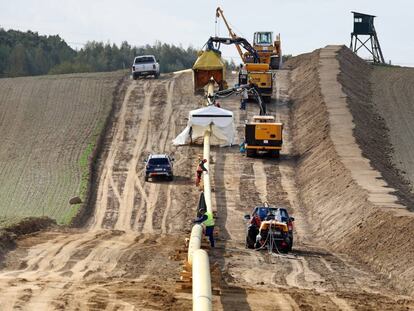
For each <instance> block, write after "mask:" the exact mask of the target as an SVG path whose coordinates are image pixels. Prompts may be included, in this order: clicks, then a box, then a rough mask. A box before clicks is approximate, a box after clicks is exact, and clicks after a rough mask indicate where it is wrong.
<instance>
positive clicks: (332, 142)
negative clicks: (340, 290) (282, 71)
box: [292, 47, 414, 294]
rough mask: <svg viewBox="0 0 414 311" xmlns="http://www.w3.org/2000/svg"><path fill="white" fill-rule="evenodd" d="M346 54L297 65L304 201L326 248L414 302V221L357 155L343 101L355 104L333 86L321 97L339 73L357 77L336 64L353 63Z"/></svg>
mask: <svg viewBox="0 0 414 311" xmlns="http://www.w3.org/2000/svg"><path fill="white" fill-rule="evenodd" d="M322 52H323V53H322ZM342 52H343V49H342V50H341V47H329V48H328V49H322V50H321V51H316V52H314V53H312V54H311V55H307V56H304V58H303V59H302V60H300V59H297V60H295V62H296V64H295V63H292V66H294V67H295V68H296V69H294V70H293V73H292V76H293V77H294V78H293V80H294V81H295V79H296V82H295V83H294V84H295V85H296V87H293V88H292V99H293V101H294V102H295V105H294V111H293V117H294V119H295V120H296V124H295V129H294V135H295V138H294V141H295V148H296V152H297V153H298V155H299V156H300V161H299V163H298V164H299V165H298V167H297V181H298V186H299V188H300V196H301V201H302V203H303V204H304V206H305V207H306V209H307V213H308V215H309V216H310V219H312V222H313V233H314V235H315V236H317V237H318V238H319V240H320V241H322V242H324V243H328V245H329V246H330V247H332V249H334V250H337V251H340V252H342V253H344V254H346V255H347V256H350V257H353V258H355V259H358V260H359V261H360V262H363V263H364V264H367V265H368V266H369V269H371V270H372V271H376V272H380V273H382V274H383V276H382V278H383V279H384V280H388V282H390V283H391V284H392V286H395V287H396V288H398V289H399V290H401V291H403V292H406V293H410V294H412V293H413V289H414V287H413V282H412V280H413V271H412V269H411V267H412V266H413V263H414V253H413V252H412V249H413V243H414V240H413V239H412V237H411V235H409V234H407V232H411V231H412V230H413V229H414V219H413V215H412V214H411V213H409V212H407V211H406V210H405V208H404V207H402V206H401V205H398V204H397V203H396V202H395V200H396V197H395V196H393V194H392V193H393V189H391V188H389V187H387V184H386V182H385V181H384V180H383V179H382V178H381V174H380V173H379V172H376V171H375V170H373V169H372V167H371V166H370V162H369V161H368V160H366V159H365V160H364V158H362V156H361V150H359V151H358V149H359V147H358V145H357V144H356V142H355V141H356V140H355V138H354V137H352V134H353V131H352V129H353V127H354V125H353V123H352V115H351V114H350V111H349V110H348V111H347V103H346V101H345V100H349V98H347V96H346V95H345V94H343V93H341V92H342V91H341V88H339V89H338V88H337V86H335V85H333V86H332V85H331V87H328V88H327V89H326V88H325V93H323V92H322V90H323V83H325V82H323V81H322V79H325V80H324V81H331V82H332V81H333V82H335V80H337V79H338V76H339V74H340V73H341V72H342V73H345V74H347V75H350V73H352V72H357V71H358V69H357V67H354V66H358V65H357V64H355V62H352V61H351V62H338V59H337V58H341V57H345V58H346V57H349V54H343V53H342ZM338 53H339V54H338ZM352 57H354V56H353V55H352ZM305 62H306V63H307V64H306V65H305ZM344 63H346V64H348V66H344V65H343V64H344ZM301 64H302V65H301ZM341 64H342V66H341ZM349 64H351V65H349ZM330 65H332V66H333V67H332V68H330V67H329V66H330ZM323 66H328V67H323ZM323 68H326V69H328V71H326V70H325V69H323ZM350 76H351V77H352V74H351V75H350ZM309 81H313V82H311V83H310V84H309ZM328 85H329V84H327V85H326V86H328ZM305 86H306V87H305ZM343 87H344V88H346V87H347V86H344V85H343ZM348 87H349V86H348ZM334 89H335V90H334ZM332 92H333V93H332ZM336 92H337V93H336ZM344 117H346V119H344ZM350 121H351V122H350ZM357 126H358V125H357ZM365 133H366V135H370V133H369V132H368V131H366V132H365ZM358 154H359V155H358ZM371 161H375V159H371ZM365 172H366V173H365Z"/></svg>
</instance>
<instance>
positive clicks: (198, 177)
mask: <svg viewBox="0 0 414 311" xmlns="http://www.w3.org/2000/svg"><path fill="white" fill-rule="evenodd" d="M204 163H207V159H203V160H201V161H200V162H199V163H198V166H197V173H196V186H197V187H198V186H199V185H200V181H201V175H202V174H203V172H208V171H207V169H206V167H205V166H204Z"/></svg>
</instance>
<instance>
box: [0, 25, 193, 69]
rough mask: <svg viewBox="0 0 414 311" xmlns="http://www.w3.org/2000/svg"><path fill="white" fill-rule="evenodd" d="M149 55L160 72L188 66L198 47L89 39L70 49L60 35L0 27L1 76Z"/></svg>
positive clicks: (122, 64)
mask: <svg viewBox="0 0 414 311" xmlns="http://www.w3.org/2000/svg"><path fill="white" fill-rule="evenodd" d="M143 54H152V55H155V57H156V58H157V59H159V62H160V68H161V72H172V71H177V70H182V69H186V68H191V67H192V65H193V64H194V62H195V60H196V59H197V50H196V49H194V48H193V47H189V48H187V49H185V48H183V47H182V46H175V45H172V44H166V43H161V42H156V43H155V44H153V45H149V44H147V45H145V46H139V47H136V46H131V45H130V44H128V42H126V41H124V42H122V44H121V45H120V46H118V45H116V44H110V43H103V42H96V41H91V42H87V43H86V44H85V45H84V47H83V48H81V49H80V50H78V51H77V50H74V49H72V48H71V47H70V46H69V45H68V44H67V43H66V42H65V40H63V39H62V38H61V37H60V36H59V35H51V36H44V35H39V34H38V33H37V32H32V31H27V32H22V31H17V30H7V31H6V30H4V29H2V28H0V77H19V76H33V75H44V74H62V73H74V72H98V71H113V70H119V69H126V68H129V67H130V65H131V63H132V61H133V58H134V57H135V56H136V55H143Z"/></svg>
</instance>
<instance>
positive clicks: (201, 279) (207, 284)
mask: <svg viewBox="0 0 414 311" xmlns="http://www.w3.org/2000/svg"><path fill="white" fill-rule="evenodd" d="M192 275H193V310H194V311H210V310H212V307H213V306H212V293H211V278H210V263H209V261H208V254H207V252H206V251H205V250H202V249H199V250H197V251H195V252H194V254H193V267H192Z"/></svg>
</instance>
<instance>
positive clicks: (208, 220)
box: [194, 212, 214, 247]
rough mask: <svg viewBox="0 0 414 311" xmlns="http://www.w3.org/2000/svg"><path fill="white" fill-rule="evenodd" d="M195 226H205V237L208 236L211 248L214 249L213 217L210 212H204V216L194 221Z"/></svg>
mask: <svg viewBox="0 0 414 311" xmlns="http://www.w3.org/2000/svg"><path fill="white" fill-rule="evenodd" d="M194 223H196V224H201V223H202V224H203V225H204V226H206V228H205V231H204V233H205V235H206V236H208V239H209V241H210V245H211V247H214V217H213V213H212V212H205V213H204V215H202V216H201V217H199V218H197V219H195V220H194Z"/></svg>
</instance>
